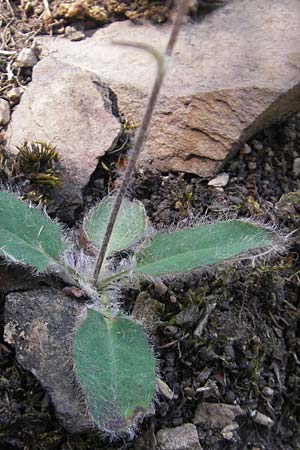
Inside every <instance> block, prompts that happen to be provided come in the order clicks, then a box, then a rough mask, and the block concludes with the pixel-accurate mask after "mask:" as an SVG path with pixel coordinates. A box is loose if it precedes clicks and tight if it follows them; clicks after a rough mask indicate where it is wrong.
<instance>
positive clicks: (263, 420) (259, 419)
mask: <svg viewBox="0 0 300 450" xmlns="http://www.w3.org/2000/svg"><path fill="white" fill-rule="evenodd" d="M252 417H253V420H254V422H256V423H258V424H259V425H263V426H264V427H267V428H271V427H272V426H273V425H274V423H275V422H274V420H272V419H271V418H270V417H268V416H266V415H265V414H262V413H261V412H259V411H255V414H253V416H252Z"/></svg>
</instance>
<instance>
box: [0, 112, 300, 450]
mask: <svg viewBox="0 0 300 450" xmlns="http://www.w3.org/2000/svg"><path fill="white" fill-rule="evenodd" d="M299 157H300V114H298V115H295V116H294V117H291V118H290V119H289V120H288V121H287V122H285V123H282V124H280V125H278V126H275V127H272V128H270V129H267V130H265V131H263V132H262V133H260V134H259V135H257V136H255V138H254V139H252V140H251V141H250V142H249V143H248V145H247V146H245V147H243V148H242V149H241V151H240V152H239V153H238V154H237V155H236V156H235V157H234V158H233V160H232V161H230V162H229V163H228V164H227V165H226V166H225V167H224V171H225V172H227V173H228V174H229V175H230V181H229V183H228V185H227V186H226V187H224V189H220V190H217V189H215V188H210V187H208V185H207V181H206V180H203V179H201V178H199V177H196V176H191V175H184V174H178V173H171V174H170V173H166V174H160V173H157V172H152V171H150V170H149V171H146V172H144V171H143V172H142V171H138V172H137V173H136V174H135V179H134V181H133V183H132V186H131V189H130V191H131V195H132V196H134V197H136V198H138V199H140V200H141V201H142V202H143V203H144V205H145V207H146V210H147V213H148V215H149V217H150V220H151V221H152V223H153V224H154V225H155V226H156V227H160V226H170V225H172V226H173V225H176V224H178V223H179V222H182V221H188V220H191V219H194V218H195V217H199V218H202V217H207V218H209V219H218V218H220V217H236V216H238V217H253V218H254V219H256V220H259V221H263V222H268V223H269V222H271V223H274V224H275V225H276V226H278V227H279V228H280V229H282V232H283V233H286V234H287V233H290V232H291V231H294V230H297V229H298V228H299V222H300V202H299V200H298V202H297V201H295V197H293V198H292V197H291V196H290V197H288V196H286V197H284V198H283V199H282V200H281V202H279V200H280V198H281V197H282V196H283V195H284V194H288V193H289V192H293V191H298V190H300V175H299V174H298V173H297V170H295V169H296V168H295V159H296V158H299ZM110 163H111V167H112V169H113V168H114V167H115V165H114V161H111V160H110ZM98 173H99V171H98ZM113 178H114V177H113V176H112V179H113ZM103 179H104V182H103V181H101V179H99V178H96V177H95V178H93V180H92V182H91V185H90V186H89V188H88V189H87V192H86V204H87V205H88V204H90V203H92V202H93V201H94V199H95V198H100V197H102V196H103V195H104V194H105V192H106V191H107V190H108V189H109V187H110V186H111V183H112V179H111V177H110V176H108V175H107V174H106V177H104V178H103ZM296 200H297V199H296ZM278 202H279V203H278ZM299 252H300V240H299V231H296V232H295V234H294V235H293V237H292V238H291V242H290V247H289V249H287V251H286V253H285V254H280V255H273V256H272V257H271V258H269V259H268V260H265V259H263V258H261V259H257V260H255V261H252V263H251V261H248V262H236V263H233V264H231V265H224V266H221V267H219V268H216V269H215V270H212V271H210V272H209V273H198V274H194V275H190V276H188V277H186V279H184V278H181V279H176V280H173V281H171V282H168V283H166V282H165V285H166V287H167V290H166V292H165V293H164V294H162V293H161V292H162V291H161V289H160V288H159V286H155V285H154V284H152V283H150V282H147V283H144V284H143V285H142V286H140V290H142V291H146V292H147V293H148V294H150V295H151V297H152V298H155V299H156V300H157V302H156V304H157V314H158V315H159V326H158V328H157V331H156V334H155V336H154V338H153V339H154V340H155V342H156V351H157V354H158V356H159V361H160V362H159V369H160V373H161V378H162V379H163V380H164V381H165V382H166V383H167V384H168V385H169V387H170V388H171V389H172V390H173V392H174V398H173V399H172V400H168V399H166V398H164V397H163V396H162V395H161V396H160V400H159V403H158V404H157V405H156V414H155V416H153V417H150V418H149V419H147V420H145V421H144V422H143V424H142V425H141V427H140V430H139V433H138V435H137V436H136V438H135V439H134V440H133V441H128V440H126V439H124V440H119V441H117V442H115V443H110V442H109V440H108V439H106V438H105V437H102V436H101V435H100V433H94V434H91V435H80V436H78V435H75V436H74V435H71V434H69V433H67V432H66V431H64V430H63V429H62V428H61V427H60V425H59V423H58V422H57V420H56V418H55V414H54V411H53V407H52V405H51V402H50V400H49V398H48V396H47V394H46V393H45V392H44V391H43V389H42V388H41V386H40V385H39V383H38V382H37V381H36V380H35V378H34V377H33V376H32V375H31V374H29V373H27V372H25V371H24V370H22V369H21V368H20V367H19V366H17V364H16V362H15V358H14V351H13V349H12V348H10V347H9V346H8V345H7V344H6V343H5V342H4V340H3V327H4V321H3V308H4V302H5V298H4V296H3V298H2V299H1V301H0V331H1V337H0V450H2V449H3V450H20V449H22V450H98V449H99V450H100V449H103V450H104V449H105V450H109V449H111V450H113V449H118V450H155V449H156V444H155V434H156V432H157V431H158V430H160V429H162V428H164V427H175V426H178V425H181V424H184V423H188V422H191V421H192V419H193V415H194V412H195V409H196V407H197V405H198V404H199V403H201V402H202V401H206V402H212V403H215V402H219V403H226V404H237V405H240V406H241V407H242V408H244V409H245V410H246V411H247V415H246V416H244V417H241V418H240V419H237V421H238V422H239V429H238V430H237V431H235V432H234V436H233V438H232V439H231V440H225V439H224V438H223V437H222V435H221V433H220V431H219V430H214V429H210V428H209V427H208V426H198V427H197V429H198V433H199V438H200V442H201V444H202V446H203V448H204V449H205V450H221V449H222V450H223V449H225V450H229V449H230V450H236V449H243V450H246V449H249V450H250V449H252V450H255V449H260V450H297V449H300V302H299V294H300V276H299V274H300V271H299V262H298V261H299V256H300V255H299ZM138 293H139V292H138V291H136V290H133V289H124V307H125V308H126V309H127V310H128V311H129V312H130V311H131V310H132V308H133V306H134V302H135V299H136V297H137V295H138ZM211 303H216V307H215V309H214V310H213V311H212V313H211V314H210V316H209V319H208V323H207V325H206V327H205V328H204V331H203V334H202V336H201V337H200V338H198V339H195V337H194V336H193V332H194V330H195V328H196V326H197V324H198V320H199V317H200V316H201V314H203V312H204V311H205V309H206V307H207V305H209V304H211ZM202 387H205V388H208V389H206V390H201V388H202ZM256 410H258V411H259V412H261V413H263V414H265V415H266V416H268V417H269V418H271V419H272V420H273V421H274V422H275V424H274V425H273V426H272V427H271V428H267V427H266V426H262V425H259V424H257V423H256V422H255V421H254V419H253V416H254V414H255V411H256Z"/></svg>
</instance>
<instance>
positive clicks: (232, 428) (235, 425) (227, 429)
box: [221, 422, 239, 434]
mask: <svg viewBox="0 0 300 450" xmlns="http://www.w3.org/2000/svg"><path fill="white" fill-rule="evenodd" d="M238 428H239V424H238V423H237V422H232V423H230V424H229V425H226V427H224V428H223V429H222V431H221V433H222V434H223V433H229V432H230V431H235V430H237V429H238Z"/></svg>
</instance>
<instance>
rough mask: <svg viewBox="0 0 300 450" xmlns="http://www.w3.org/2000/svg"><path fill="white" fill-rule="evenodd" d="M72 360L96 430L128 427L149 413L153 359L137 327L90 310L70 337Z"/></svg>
mask: <svg viewBox="0 0 300 450" xmlns="http://www.w3.org/2000/svg"><path fill="white" fill-rule="evenodd" d="M73 361H74V367H75V371H76V375H77V378H78V381H79V382H80V385H81V388H82V391H83V394H84V397H85V401H86V405H87V407H88V412H89V414H90V416H91V418H92V420H93V422H94V423H95V424H96V425H97V426H98V427H99V428H100V429H102V430H105V431H109V432H112V433H113V432H115V433H120V432H123V431H126V430H127V429H128V428H129V427H130V426H132V425H133V424H135V422H136V421H137V419H138V418H139V417H140V416H141V415H142V414H144V413H145V412H146V411H147V409H148V407H149V405H150V403H151V401H152V398H153V394H154V388H155V361H154V357H153V354H152V352H151V350H150V348H149V345H148V343H147V340H146V338H145V335H144V332H143V329H142V326H141V325H139V324H138V323H135V322H133V321H131V320H129V319H128V318H126V317H122V316H117V317H115V318H110V319H108V318H105V317H104V316H103V315H102V314H100V313H99V312H97V311H95V310H93V309H88V310H87V317H86V318H85V319H84V320H83V321H82V322H81V324H80V325H79V327H78V329H77V330H76V332H75V333H74V335H73Z"/></svg>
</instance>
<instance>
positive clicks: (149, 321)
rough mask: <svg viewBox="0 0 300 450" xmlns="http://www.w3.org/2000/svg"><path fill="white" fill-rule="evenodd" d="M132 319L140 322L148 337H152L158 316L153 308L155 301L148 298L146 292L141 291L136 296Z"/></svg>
mask: <svg viewBox="0 0 300 450" xmlns="http://www.w3.org/2000/svg"><path fill="white" fill-rule="evenodd" d="M132 317H133V318H134V319H135V320H138V321H140V322H141V323H142V324H143V326H144V328H145V329H146V330H147V331H148V333H149V334H150V335H154V334H155V331H156V328H157V322H158V316H157V313H156V308H155V300H154V299H153V298H152V297H150V295H149V294H148V292H146V291H142V292H140V293H139V294H138V296H137V298H136V300H135V304H134V307H133V310H132Z"/></svg>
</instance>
